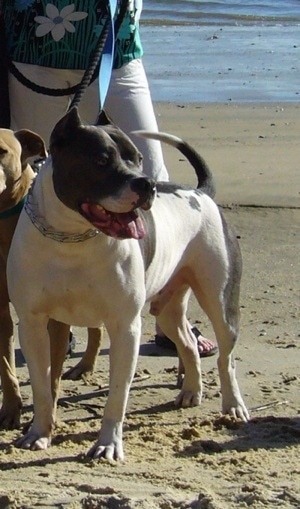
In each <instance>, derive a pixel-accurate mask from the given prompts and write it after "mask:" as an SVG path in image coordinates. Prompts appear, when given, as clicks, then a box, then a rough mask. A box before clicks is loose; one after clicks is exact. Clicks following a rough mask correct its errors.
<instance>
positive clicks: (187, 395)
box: [175, 390, 201, 408]
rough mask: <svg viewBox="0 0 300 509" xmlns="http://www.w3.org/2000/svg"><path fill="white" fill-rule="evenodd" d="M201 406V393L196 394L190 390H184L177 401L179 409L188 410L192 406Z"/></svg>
mask: <svg viewBox="0 0 300 509" xmlns="http://www.w3.org/2000/svg"><path fill="white" fill-rule="evenodd" d="M200 404H201V392H200V391H198V392H194V391H188V390H182V391H181V392H180V394H179V395H178V396H177V398H176V399H175V405H176V406H177V407H182V408H188V407H192V406H198V405H200Z"/></svg>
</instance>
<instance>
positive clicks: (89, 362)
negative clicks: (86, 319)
mask: <svg viewBox="0 0 300 509" xmlns="http://www.w3.org/2000/svg"><path fill="white" fill-rule="evenodd" d="M102 338H103V327H100V328H99V329H88V343H87V348H86V351H85V353H84V355H83V357H82V359H81V360H80V361H79V362H78V364H76V366H74V367H73V368H70V369H68V371H66V373H64V375H63V379H70V380H78V379H79V378H81V377H82V376H83V375H92V374H93V372H94V370H95V367H96V362H97V357H98V354H99V351H100V347H101V342H102Z"/></svg>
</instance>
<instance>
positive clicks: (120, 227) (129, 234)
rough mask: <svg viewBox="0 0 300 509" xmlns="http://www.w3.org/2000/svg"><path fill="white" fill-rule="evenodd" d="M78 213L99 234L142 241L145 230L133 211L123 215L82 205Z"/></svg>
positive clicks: (94, 206) (96, 205)
mask: <svg viewBox="0 0 300 509" xmlns="http://www.w3.org/2000/svg"><path fill="white" fill-rule="evenodd" d="M80 212H81V214H82V215H83V217H85V219H87V220H88V221H89V222H90V223H92V225H93V226H94V227H95V228H97V229H98V230H100V231H101V232H103V233H105V234H106V235H109V236H110V237H114V238H117V239H137V240H139V239H142V238H143V237H144V236H145V235H146V232H145V228H144V223H143V221H142V219H141V218H140V217H139V216H138V214H137V213H136V211H135V210H132V211H130V212H125V213H117V212H109V211H108V210H105V208H103V207H101V205H98V204H96V203H82V204H81V205H80Z"/></svg>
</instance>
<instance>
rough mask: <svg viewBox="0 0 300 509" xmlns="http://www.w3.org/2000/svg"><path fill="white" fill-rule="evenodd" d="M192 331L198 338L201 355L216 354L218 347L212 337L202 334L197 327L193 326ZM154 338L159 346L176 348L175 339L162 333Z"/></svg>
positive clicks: (170, 348)
mask: <svg viewBox="0 0 300 509" xmlns="http://www.w3.org/2000/svg"><path fill="white" fill-rule="evenodd" d="M192 331H193V333H194V335H195V337H196V339H197V344H198V352H199V355H200V357H210V356H211V355H215V354H216V353H217V351H218V347H217V346H216V345H215V344H214V343H213V342H212V341H211V340H210V339H207V338H205V337H204V336H202V334H201V332H200V331H199V330H198V329H197V327H192ZM154 340H155V344H156V345H157V346H160V347H162V348H167V349H169V350H176V345H175V343H173V341H171V340H170V339H169V338H167V336H164V335H163V334H161V333H159V334H156V335H155V338H154Z"/></svg>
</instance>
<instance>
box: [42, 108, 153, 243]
mask: <svg viewBox="0 0 300 509" xmlns="http://www.w3.org/2000/svg"><path fill="white" fill-rule="evenodd" d="M98 123H101V124H102V125H97V126H90V125H84V124H83V123H82V122H81V120H80V117H79V115H78V111H77V108H72V109H71V110H70V112H69V113H67V114H66V115H65V116H64V117H63V118H62V119H61V120H60V121H59V122H58V124H57V125H56V126H55V128H54V130H53V132H52V134H51V138H50V153H51V157H52V164H53V185H54V189H55V193H56V195H57V196H58V198H59V199H60V200H61V201H62V202H63V203H64V204H65V205H66V206H67V207H69V208H71V209H73V210H75V211H77V212H79V213H80V214H81V215H82V216H83V217H84V218H85V219H87V220H88V221H89V222H90V223H92V224H93V226H94V227H96V228H97V229H98V230H100V231H102V232H103V233H105V234H106V235H109V236H111V237H116V238H120V239H124V238H135V239H140V238H143V237H144V235H145V230H144V226H143V223H142V220H141V218H140V217H139V216H138V212H137V210H138V208H139V207H140V208H142V209H143V210H148V209H149V208H150V207H151V204H152V201H153V199H154V196H155V192H156V187H155V183H154V181H153V180H151V179H149V178H148V177H146V175H144V174H143V173H142V171H141V166H142V156H141V154H140V153H139V151H138V150H137V148H136V147H135V145H134V144H133V143H132V142H131V140H130V139H129V138H128V136H126V135H125V134H124V133H123V132H122V131H121V129H119V128H118V127H117V126H115V125H113V124H111V123H110V122H109V120H108V119H107V118H106V117H104V116H103V115H102V116H100V117H99V122H98Z"/></svg>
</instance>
